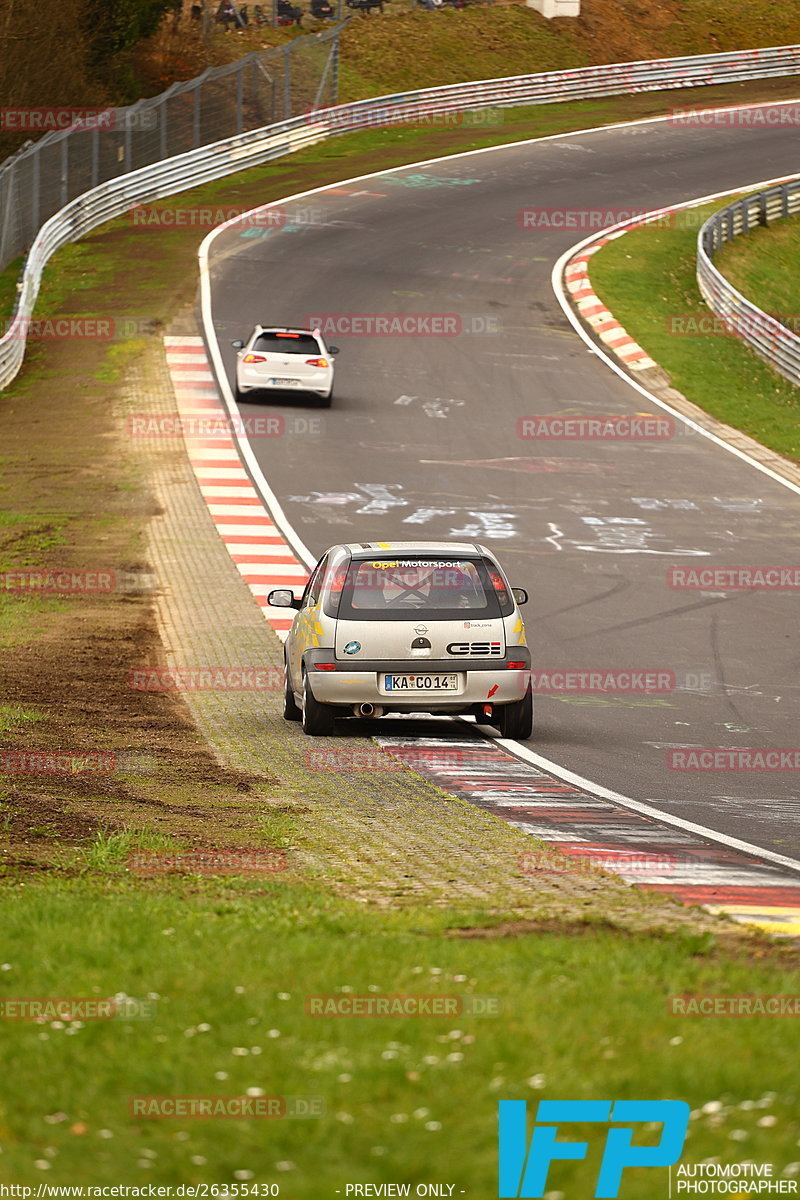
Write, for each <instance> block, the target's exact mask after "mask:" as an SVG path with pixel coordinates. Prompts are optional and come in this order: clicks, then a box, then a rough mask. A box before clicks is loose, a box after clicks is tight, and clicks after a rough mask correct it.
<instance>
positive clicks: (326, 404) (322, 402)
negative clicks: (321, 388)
mask: <svg viewBox="0 0 800 1200" xmlns="http://www.w3.org/2000/svg"><path fill="white" fill-rule="evenodd" d="M332 400H333V388H331V390H330V392H329V394H328V395H327V396H320V397H319V407H320V408H330V406H331V401H332Z"/></svg>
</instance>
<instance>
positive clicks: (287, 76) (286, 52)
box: [283, 42, 292, 121]
mask: <svg viewBox="0 0 800 1200" xmlns="http://www.w3.org/2000/svg"><path fill="white" fill-rule="evenodd" d="M291 115H292V43H291V42H287V43H286V45H285V46H284V48H283V119H284V121H288V120H289V119H290V118H291Z"/></svg>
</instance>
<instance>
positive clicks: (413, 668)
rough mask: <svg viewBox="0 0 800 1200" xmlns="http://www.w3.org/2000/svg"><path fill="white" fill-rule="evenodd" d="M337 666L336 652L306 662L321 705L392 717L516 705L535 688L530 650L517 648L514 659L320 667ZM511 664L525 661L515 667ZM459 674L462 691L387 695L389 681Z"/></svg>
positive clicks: (312, 655) (310, 654) (309, 655)
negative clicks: (374, 709)
mask: <svg viewBox="0 0 800 1200" xmlns="http://www.w3.org/2000/svg"><path fill="white" fill-rule="evenodd" d="M320 661H321V662H332V661H334V660H333V656H332V654H331V651H330V650H317V649H315V650H308V651H306V653H305V655H304V656H303V663H304V666H305V669H306V673H307V675H308V681H309V684H310V685H311V691H312V692H313V693H314V698H315V699H316V700H319V702H320V703H321V704H336V705H343V706H345V707H350V706H352V705H355V704H377V705H380V706H381V707H382V708H383V709H384V710H386V711H389V712H465V711H467V710H469V709H471V708H473V707H474V706H475V705H476V704H511V703H513V702H514V701H516V700H521V699H522V698H523V696H524V695H525V693H526V691H527V690H528V686H529V684H530V651H529V650H528V649H527V648H526V647H525V646H514V647H513V657H511V656H510V655H508V656H506V657H504V658H502V659H500V658H498V659H475V660H473V661H470V662H469V664H467V662H465V661H464V659H460V660H459V659H452V658H449V659H427V660H426V659H411V660H409V659H395V660H392V659H383V660H380V661H374V660H373V661H362V662H359V663H343V662H341V660H340V659H337V660H336V670H335V671H320V670H317V669H316V667H315V663H316V662H320ZM509 661H513V662H525V667H524V668H522V669H519V668H513V669H512V668H510V667H509V666H508V665H507V664H508V662H509ZM387 674H398V675H455V676H456V677H457V683H458V687H457V690H456V691H428V690H422V689H420V690H419V691H417V690H416V689H415V690H413V691H410V690H409V691H387V689H386V687H385V686H384V676H385V675H387Z"/></svg>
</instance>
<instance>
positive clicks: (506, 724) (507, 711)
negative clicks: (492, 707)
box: [494, 690, 533, 741]
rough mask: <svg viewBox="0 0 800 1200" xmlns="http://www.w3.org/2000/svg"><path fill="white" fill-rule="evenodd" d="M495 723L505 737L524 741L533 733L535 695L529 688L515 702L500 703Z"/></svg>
mask: <svg viewBox="0 0 800 1200" xmlns="http://www.w3.org/2000/svg"><path fill="white" fill-rule="evenodd" d="M494 724H496V726H497V728H498V729H499V730H500V734H501V736H502V737H504V738H513V739H514V741H524V739H525V738H529V737H530V736H531V734H532V733H533V695H532V693H531V692H530V690H528V691H527V692H526V693H525V695H524V696H523V698H522V699H521V700H515V701H514V703H513V704H500V705H498V707H497V719H496V720H495V722H494Z"/></svg>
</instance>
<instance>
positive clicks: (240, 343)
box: [231, 341, 244, 350]
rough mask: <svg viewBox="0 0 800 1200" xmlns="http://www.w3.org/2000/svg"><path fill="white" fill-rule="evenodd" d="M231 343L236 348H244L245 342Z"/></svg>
mask: <svg viewBox="0 0 800 1200" xmlns="http://www.w3.org/2000/svg"><path fill="white" fill-rule="evenodd" d="M231 345H232V346H233V348H234V350H244V342H239V341H237V342H231Z"/></svg>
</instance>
